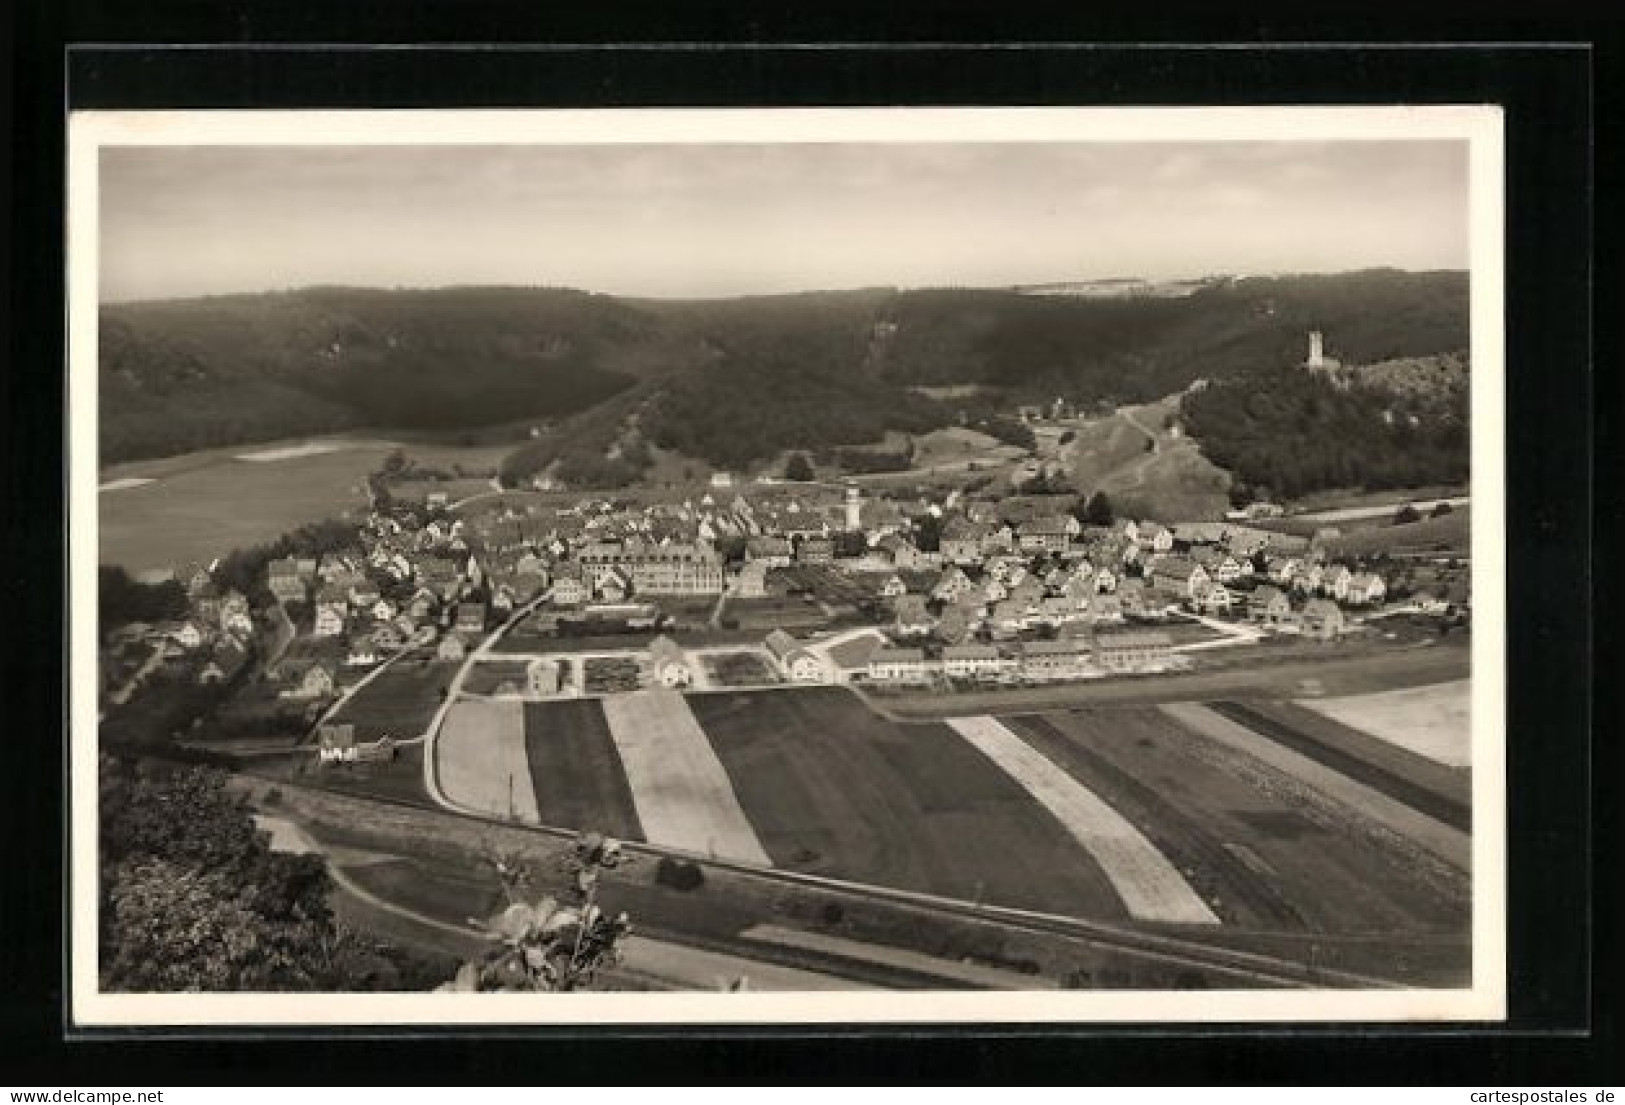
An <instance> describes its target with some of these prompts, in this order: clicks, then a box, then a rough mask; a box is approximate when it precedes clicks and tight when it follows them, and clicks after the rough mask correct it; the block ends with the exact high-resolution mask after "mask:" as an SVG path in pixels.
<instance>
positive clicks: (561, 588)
mask: <svg viewBox="0 0 1625 1105" xmlns="http://www.w3.org/2000/svg"><path fill="white" fill-rule="evenodd" d="M591 597H592V592H591V591H590V590H588V588H587V585H586V584H585V583H583V582H582V580H581V577H580V575H579V574H576V573H574V572H571V573H568V574H565V573H561V574H560V575H559V576H558V577H557V578H556V579H554V580H553V591H552V599H553V601H554V602H555V603H556V604H558V605H559V606H580V605H581V604H582V603H584V602H586V601H587V600H588V599H589V598H591Z"/></svg>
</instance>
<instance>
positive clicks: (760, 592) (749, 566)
mask: <svg viewBox="0 0 1625 1105" xmlns="http://www.w3.org/2000/svg"><path fill="white" fill-rule="evenodd" d="M734 593H735V594H737V595H738V596H739V597H740V598H742V599H760V598H766V597H767V561H765V560H747V561H745V564H744V566H743V567H742V568H740V569H739V575H738V576H737V577H735V581H734Z"/></svg>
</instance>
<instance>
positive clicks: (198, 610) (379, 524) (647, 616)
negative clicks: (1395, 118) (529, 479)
mask: <svg viewBox="0 0 1625 1105" xmlns="http://www.w3.org/2000/svg"><path fill="white" fill-rule="evenodd" d="M718 482H719V483H720V482H721V481H718ZM524 497H525V496H523V495H510V496H505V497H501V498H500V499H499V501H498V502H497V503H496V504H493V505H488V506H484V505H483V504H474V506H475V507H480V506H484V508H483V509H468V510H465V511H451V510H448V509H447V508H448V505H449V504H448V503H447V501H446V495H445V494H444V493H440V492H430V493H429V494H428V495H427V496H426V497H425V499H424V500H423V501H422V502H421V503H411V504H408V503H400V504H396V505H394V506H393V507H392V508H391V509H389V510H387V511H375V512H373V513H372V514H371V515H369V516H368V517H367V518H366V519H365V520H364V521H363V522H362V523H360V524H358V525H356V526H355V527H354V536H353V540H352V541H350V542H347V543H340V544H339V545H338V546H337V547H335V548H333V549H332V550H331V551H327V552H323V553H321V554H320V555H304V556H286V557H280V558H277V559H273V560H270V561H268V562H267V563H265V565H264V575H263V577H261V579H260V580H258V582H259V583H261V584H263V590H261V591H260V593H261V594H262V595H263V596H264V597H265V598H267V599H268V600H270V603H269V604H268V605H266V606H265V607H264V608H263V609H262V610H261V611H260V612H259V613H260V614H261V618H260V619H259V621H258V622H257V620H256V617H255V616H254V615H255V613H256V612H255V611H254V610H253V608H252V604H251V602H250V600H249V598H248V597H246V596H245V594H244V593H243V592H242V591H240V590H236V589H228V590H222V589H221V587H220V586H219V585H218V584H217V583H216V582H215V580H214V579H213V578H212V577H211V575H210V574H209V572H208V571H207V570H206V569H205V568H204V567H202V566H199V565H190V566H187V567H185V568H183V569H182V570H181V571H180V572H179V574H178V577H177V578H178V581H179V582H180V583H181V584H183V585H184V587H185V590H186V594H187V597H188V602H189V606H188V610H187V613H186V616H185V617H183V618H178V619H174V620H170V621H165V622H160V623H156V624H150V625H148V624H139V623H137V624H133V625H129V626H125V627H123V628H122V629H121V631H120V632H119V634H118V636H117V645H118V650H117V651H118V656H117V657H116V658H115V661H114V664H113V665H112V666H113V667H117V666H120V665H122V666H123V667H126V668H127V667H129V666H130V665H131V663H132V662H133V663H134V664H136V665H137V666H138V667H139V666H140V665H141V664H142V663H143V661H142V660H139V659H137V660H134V661H132V660H131V659H130V658H129V656H128V653H129V652H131V651H134V652H137V653H138V652H140V651H141V650H142V649H148V650H154V651H156V653H157V654H158V655H159V657H160V658H161V661H162V662H163V663H166V664H178V665H182V666H184V667H187V668H189V669H190V670H191V671H192V673H193V676H192V677H193V678H194V679H195V680H196V681H197V682H198V683H200V684H218V683H222V682H226V681H229V680H231V679H233V678H234V677H235V676H236V675H237V674H238V673H239V671H240V669H241V668H242V666H243V664H244V661H245V659H246V658H247V656H248V655H249V651H250V646H251V644H253V643H254V638H255V636H256V625H257V624H260V623H261V622H264V623H266V624H270V625H272V626H274V627H275V629H276V631H275V632H272V633H270V634H267V635H265V636H266V637H267V639H266V640H264V641H262V642H260V644H261V645H262V646H263V648H264V649H265V650H267V651H268V653H269V654H268V655H267V656H266V657H265V663H264V668H263V670H264V677H265V680H266V681H267V683H268V684H269V685H270V686H273V687H274V688H275V694H276V696H277V697H278V698H281V699H283V700H291V701H292V702H294V703H298V704H299V706H300V709H299V714H300V716H301V717H306V718H308V717H313V716H319V714H320V713H321V712H323V711H324V710H325V708H326V707H327V706H328V705H329V703H330V702H331V701H332V700H333V699H334V698H335V697H338V696H342V695H344V694H346V693H347V692H349V691H350V690H353V689H354V687H355V686H356V685H357V683H358V682H359V681H360V680H362V679H364V678H365V677H366V676H367V675H368V673H370V672H372V671H374V670H375V669H376V668H378V667H379V666H382V665H386V664H389V663H391V662H392V661H394V660H398V659H400V658H402V657H404V656H406V655H424V656H429V655H432V656H433V657H434V658H435V659H437V660H440V661H447V662H456V663H459V664H461V663H464V662H465V660H467V659H468V658H469V657H470V655H471V654H478V655H477V657H476V659H479V660H488V661H491V662H492V663H493V664H494V665H495V666H496V667H501V668H502V669H504V670H511V671H512V673H513V674H512V677H511V678H506V679H502V680H499V681H497V682H495V684H494V686H493V689H492V691H491V693H492V694H495V695H498V696H504V695H507V696H515V697H523V698H532V699H545V698H555V697H561V696H581V695H596V694H604V693H613V690H614V689H615V688H617V687H619V688H621V689H632V688H634V687H637V686H644V685H649V684H653V683H658V684H661V685H665V686H673V687H678V686H680V687H688V686H693V687H696V688H699V689H710V688H713V687H727V686H732V685H737V684H740V683H743V684H744V685H761V684H771V683H776V682H782V683H786V684H836V683H851V684H856V685H857V686H859V687H874V688H887V687H891V686H902V685H922V684H929V685H934V686H937V687H939V688H940V689H943V690H952V689H953V688H954V687H956V686H962V685H972V684H994V685H1014V686H1019V685H1023V684H1031V683H1046V682H1054V681H1064V680H1089V679H1098V678H1108V677H1113V676H1132V675H1143V674H1150V673H1159V672H1169V671H1175V670H1185V669H1190V668H1191V667H1193V666H1198V665H1200V664H1201V663H1202V659H1203V657H1204V656H1206V655H1210V654H1212V652H1213V650H1216V649H1220V648H1225V647H1230V646H1256V645H1258V644H1259V643H1260V642H1264V641H1276V642H1283V641H1284V642H1316V643H1323V644H1331V643H1334V642H1337V641H1339V640H1342V639H1344V638H1345V637H1347V636H1349V635H1351V634H1353V635H1360V634H1366V633H1371V632H1373V630H1374V629H1375V628H1376V627H1378V626H1379V625H1380V624H1381V622H1382V620H1383V619H1384V618H1386V617H1391V616H1393V615H1395V614H1400V613H1408V614H1418V615H1424V616H1429V617H1433V618H1460V617H1462V616H1464V615H1466V614H1467V612H1468V611H1470V601H1471V599H1470V593H1468V592H1466V591H1465V588H1464V586H1463V584H1464V583H1465V576H1464V575H1462V574H1459V573H1458V575H1457V578H1456V581H1455V582H1454V584H1453V585H1451V587H1450V589H1448V590H1439V591H1428V590H1418V591H1413V592H1410V593H1407V594H1405V595H1404V596H1403V597H1396V598H1391V597H1390V595H1389V584H1388V581H1387V580H1385V579H1384V577H1383V576H1382V575H1381V574H1379V572H1377V571H1373V570H1370V569H1369V568H1367V567H1366V566H1365V565H1363V564H1361V563H1359V562H1347V561H1343V560H1340V559H1337V558H1334V557H1332V556H1329V555H1328V553H1327V551H1326V548H1325V547H1324V544H1325V543H1324V538H1327V537H1332V536H1335V533H1336V531H1335V530H1331V531H1327V532H1326V533H1324V534H1322V535H1320V538H1319V539H1317V538H1305V537H1300V536H1294V535H1292V534H1288V533H1282V532H1274V531H1271V530H1267V529H1261V528H1256V527H1255V526H1252V525H1249V524H1246V523H1244V522H1206V521H1204V522H1191V523H1173V524H1169V525H1164V524H1160V523H1157V522H1150V521H1145V522H1137V521H1135V520H1132V519H1125V520H1122V521H1119V522H1114V523H1112V524H1095V523H1087V522H1084V521H1081V520H1080V519H1079V517H1077V516H1075V515H1074V514H1070V513H1068V514H1054V515H1040V516H1033V517H1026V518H1022V517H1020V513H1021V509H1020V508H1021V507H1022V506H1023V505H1024V504H1022V503H1021V502H1020V501H1019V500H1011V499H1006V500H1002V501H995V500H980V501H977V500H970V499H967V498H965V497H963V496H961V495H959V494H949V495H948V496H947V497H946V498H945V499H944V500H943V501H941V502H930V501H924V500H919V499H914V500H900V499H894V498H890V497H871V498H867V499H866V498H864V497H863V496H862V494H861V493H860V491H859V490H858V489H857V488H856V487H847V488H840V487H825V486H819V487H809V486H799V485H796V484H790V483H786V484H779V485H776V486H759V487H757V488H754V489H752V493H751V494H750V495H747V494H745V493H743V492H742V491H734V490H733V489H731V488H727V487H722V486H718V487H715V488H708V489H705V490H704V491H702V492H701V493H700V494H698V496H697V497H689V498H684V499H682V500H681V501H677V502H656V503H646V504H643V505H637V504H636V503H630V502H617V501H615V500H614V499H613V498H608V497H598V496H593V495H586V494H583V495H582V496H580V497H579V498H578V499H576V501H574V502H573V503H571V504H570V505H568V506H556V507H543V506H539V505H536V504H522V502H513V501H508V500H514V499H517V500H521V501H522V500H523V499H524ZM1012 507H1014V508H1015V509H1011V508H1012ZM1077 513H1078V514H1082V513H1083V511H1082V509H1081V508H1080V509H1079V511H1078V512H1077ZM1012 515H1015V516H1012ZM1441 559H1443V558H1441ZM499 629H501V630H505V631H506V632H505V633H504V634H503V635H502V636H503V640H504V641H505V643H499V644H498V646H497V649H496V650H495V651H493V650H492V649H491V648H490V647H489V641H488V637H489V636H490V635H491V634H492V633H493V631H496V630H499ZM518 656H524V657H525V658H526V660H527V663H526V664H525V665H524V670H523V671H522V672H521V671H519V670H518V668H517V666H516V665H515V663H514V658H515V657H518ZM493 670H495V669H493ZM612 673H627V674H624V675H623V677H622V678H621V681H620V682H617V680H616V676H615V675H614V674H612ZM110 693H114V694H117V693H118V689H117V688H110ZM425 720H427V719H425ZM393 735H394V736H395V737H397V738H400V737H412V736H418V735H420V734H419V733H415V732H408V733H400V734H393Z"/></svg>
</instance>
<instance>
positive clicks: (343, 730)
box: [316, 721, 355, 764]
mask: <svg viewBox="0 0 1625 1105" xmlns="http://www.w3.org/2000/svg"><path fill="white" fill-rule="evenodd" d="M316 742H317V752H316V755H317V758H318V759H320V760H321V762H322V763H324V764H331V763H343V762H345V761H348V760H353V759H355V726H354V725H353V724H351V723H350V722H347V721H344V722H331V721H329V722H323V723H322V724H321V725H319V726H317V728H316Z"/></svg>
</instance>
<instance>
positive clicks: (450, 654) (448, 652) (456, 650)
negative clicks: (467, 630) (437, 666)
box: [434, 633, 468, 661]
mask: <svg viewBox="0 0 1625 1105" xmlns="http://www.w3.org/2000/svg"><path fill="white" fill-rule="evenodd" d="M434 654H435V657H436V658H437V659H440V660H454V661H456V660H461V659H463V658H464V657H465V656H467V655H468V648H467V646H465V645H464V644H463V639H462V638H461V637H459V636H457V634H455V633H447V634H446V635H445V636H444V637H442V638H440V644H439V645H437V646H436V647H435V650H434Z"/></svg>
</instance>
